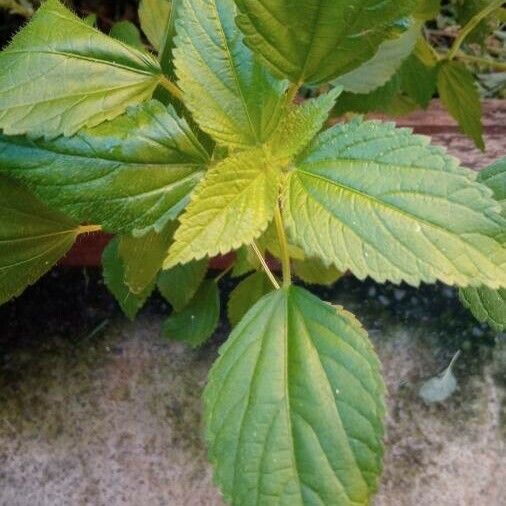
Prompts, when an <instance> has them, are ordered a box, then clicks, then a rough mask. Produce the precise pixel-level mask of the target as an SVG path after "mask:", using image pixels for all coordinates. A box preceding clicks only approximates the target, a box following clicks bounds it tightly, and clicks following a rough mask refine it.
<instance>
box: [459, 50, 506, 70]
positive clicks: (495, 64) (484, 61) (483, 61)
mask: <svg viewBox="0 0 506 506" xmlns="http://www.w3.org/2000/svg"><path fill="white" fill-rule="evenodd" d="M455 57H456V58H458V59H459V60H463V61H468V62H471V63H478V64H480V65H487V66H488V67H491V68H495V69H497V70H501V71H503V72H504V71H506V63H503V62H499V61H494V60H491V59H490V58H480V57H479V56H473V55H470V54H465V53H463V52H462V51H459V52H458V53H457V54H456V56H455Z"/></svg>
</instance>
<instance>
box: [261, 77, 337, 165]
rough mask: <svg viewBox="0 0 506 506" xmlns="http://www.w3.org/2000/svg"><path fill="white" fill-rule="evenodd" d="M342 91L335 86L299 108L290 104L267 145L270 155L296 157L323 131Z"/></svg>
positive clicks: (280, 157)
mask: <svg viewBox="0 0 506 506" xmlns="http://www.w3.org/2000/svg"><path fill="white" fill-rule="evenodd" d="M341 91H342V87H341V86H338V87H337V88H334V89H332V90H331V91H329V92H328V93H325V94H323V95H320V96H319V97H318V98H314V99H311V100H306V101H305V102H304V103H303V104H302V105H294V104H290V105H289V106H288V107H287V108H286V112H285V113H284V115H283V117H282V118H281V121H280V123H279V127H278V129H277V130H276V131H275V132H274V134H273V136H272V138H271V139H270V141H269V142H268V146H269V148H270V151H271V154H272V156H273V157H275V158H279V159H285V158H288V159H290V158H293V157H294V156H295V155H298V154H299V153H300V152H301V151H302V150H303V149H304V148H305V147H306V146H307V145H308V144H309V143H310V142H311V140H312V139H313V137H314V136H315V135H316V134H317V133H318V132H319V131H320V130H321V129H322V128H323V126H324V124H325V122H326V121H327V119H328V117H329V114H330V111H331V110H332V108H333V107H334V105H335V103H336V99H337V97H338V96H339V95H340V94H341Z"/></svg>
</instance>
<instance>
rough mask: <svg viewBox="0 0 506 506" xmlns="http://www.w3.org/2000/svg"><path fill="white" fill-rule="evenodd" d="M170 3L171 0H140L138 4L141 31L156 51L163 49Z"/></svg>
mask: <svg viewBox="0 0 506 506" xmlns="http://www.w3.org/2000/svg"><path fill="white" fill-rule="evenodd" d="M171 3H172V2H171V0H141V3H140V4H139V20H140V22H141V28H142V31H143V32H144V33H145V34H146V37H147V38H148V40H149V42H151V44H152V45H153V47H154V48H155V49H156V50H157V51H160V50H162V49H163V43H164V40H165V36H166V33H167V25H168V23H169V18H170V11H171Z"/></svg>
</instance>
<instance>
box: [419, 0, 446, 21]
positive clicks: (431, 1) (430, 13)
mask: <svg viewBox="0 0 506 506" xmlns="http://www.w3.org/2000/svg"><path fill="white" fill-rule="evenodd" d="M440 10H441V0H419V2H418V7H417V8H416V10H415V12H414V16H415V18H417V19H421V20H422V21H428V20H430V19H435V18H436V17H437V15H438V14H439V11H440Z"/></svg>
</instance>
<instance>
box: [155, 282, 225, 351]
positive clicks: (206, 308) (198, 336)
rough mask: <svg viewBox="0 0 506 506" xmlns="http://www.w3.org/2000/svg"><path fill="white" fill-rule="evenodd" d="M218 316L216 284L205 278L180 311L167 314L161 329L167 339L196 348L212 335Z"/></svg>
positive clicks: (218, 298)
mask: <svg viewBox="0 0 506 506" xmlns="http://www.w3.org/2000/svg"><path fill="white" fill-rule="evenodd" d="M219 318H220V293H219V290H218V285H217V284H216V282H215V281H213V280H206V281H204V282H203V283H202V285H201V286H200V288H199V290H198V291H197V293H196V294H195V297H193V299H192V300H191V301H190V302H189V303H188V305H186V306H185V307H184V308H183V309H182V310H181V312H174V313H172V315H170V316H169V318H168V319H167V320H166V321H165V323H164V325H163V331H164V333H165V335H166V336H167V337H168V338H169V339H173V340H176V341H183V342H185V343H187V344H189V345H190V346H192V347H193V348H197V347H198V346H201V345H202V344H204V343H205V342H206V341H207V340H208V339H209V338H210V337H211V336H212V335H213V332H214V331H215V330H216V327H217V326H218V322H219Z"/></svg>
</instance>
